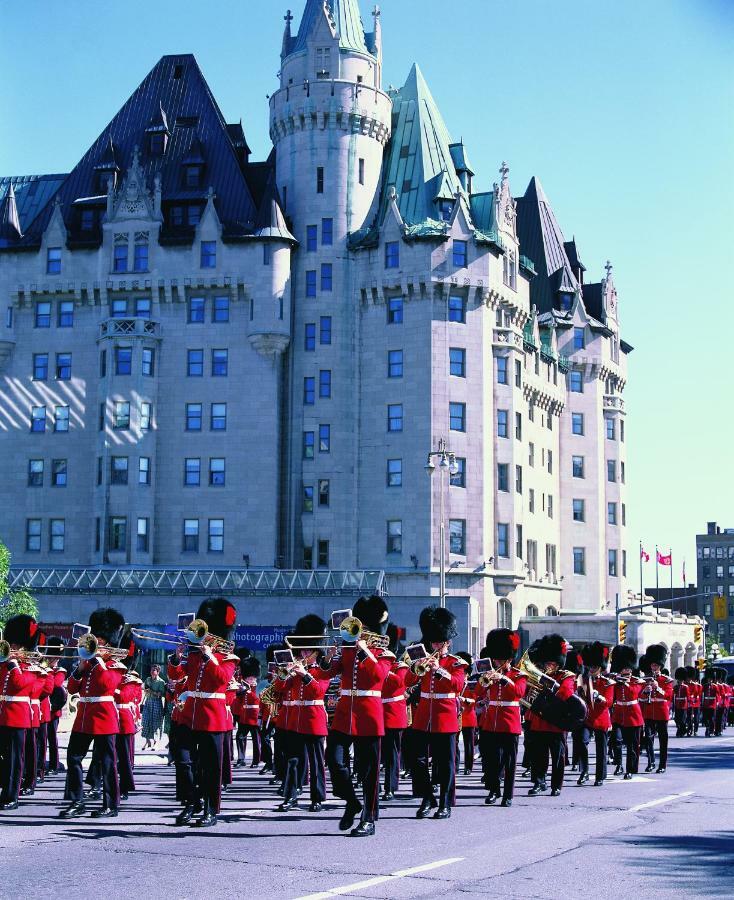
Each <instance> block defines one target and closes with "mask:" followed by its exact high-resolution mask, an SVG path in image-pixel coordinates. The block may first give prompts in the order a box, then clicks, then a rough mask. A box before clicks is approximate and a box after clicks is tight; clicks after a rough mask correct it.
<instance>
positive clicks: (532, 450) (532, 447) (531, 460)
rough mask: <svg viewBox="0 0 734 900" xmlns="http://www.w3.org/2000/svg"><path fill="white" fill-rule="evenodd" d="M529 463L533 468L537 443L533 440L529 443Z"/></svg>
mask: <svg viewBox="0 0 734 900" xmlns="http://www.w3.org/2000/svg"><path fill="white" fill-rule="evenodd" d="M528 465H529V466H530V468H531V469H532V468H533V467H534V466H535V444H534V443H533V442H532V441H530V442H529V443H528Z"/></svg>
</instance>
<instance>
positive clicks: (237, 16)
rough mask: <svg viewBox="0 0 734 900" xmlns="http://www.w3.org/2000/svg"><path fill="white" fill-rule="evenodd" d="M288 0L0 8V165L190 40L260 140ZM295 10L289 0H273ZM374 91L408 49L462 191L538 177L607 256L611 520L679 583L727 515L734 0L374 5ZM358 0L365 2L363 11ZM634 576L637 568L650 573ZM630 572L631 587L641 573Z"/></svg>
mask: <svg viewBox="0 0 734 900" xmlns="http://www.w3.org/2000/svg"><path fill="white" fill-rule="evenodd" d="M287 5H288V0H283V3H273V2H272V0H210V2H208V3H205V4H193V3H185V2H181V0H145V2H143V0H127V2H125V3H123V4H122V5H119V4H118V5H117V6H114V7H110V8H106V7H105V6H104V5H101V4H100V3H99V2H97V0H94V2H93V0H66V2H64V3H53V2H51V0H23V2H22V3H19V2H15V3H9V2H6V3H3V9H2V12H1V13H0V51H2V58H3V60H4V63H3V71H4V73H5V75H4V79H3V81H4V84H3V90H2V92H1V94H0V135H1V136H2V137H1V138H0V175H28V174H35V173H43V172H66V171H69V169H70V168H71V167H72V166H73V165H74V164H75V163H76V162H77V160H78V159H79V158H80V157H81V155H82V154H83V152H84V151H85V150H86V148H87V147H88V146H89V144H91V142H92V141H93V140H94V138H95V137H96V136H97V134H98V133H99V132H100V131H101V130H102V128H103V127H104V125H105V124H106V123H107V122H108V121H109V119H110V118H111V117H112V116H113V115H114V113H115V112H116V111H117V110H118V109H119V107H120V106H121V104H122V103H123V101H124V100H125V99H126V98H127V97H128V96H129V94H130V93H131V92H132V91H133V90H134V89H135V87H136V86H137V85H138V84H139V82H140V81H141V80H142V79H143V77H144V76H145V74H146V73H147V72H148V70H149V69H150V68H151V67H152V66H153V65H154V63H155V62H156V60H157V59H158V58H159V57H160V56H162V55H163V54H166V53H181V52H193V53H195V54H196V56H197V58H198V60H199V63H200V65H201V68H202V69H203V71H204V74H205V76H206V78H207V79H208V81H209V84H210V86H211V88H212V90H213V92H214V95H215V96H216V98H217V100H218V102H219V104H220V106H221V108H222V110H223V112H224V114H225V116H226V117H227V119H228V120H229V121H236V120H238V119H239V118H240V117H241V118H242V120H243V124H244V127H245V133H246V134H247V139H248V141H249V143H250V145H251V147H252V149H253V151H254V154H255V157H259V158H262V157H264V156H265V154H266V153H267V151H268V108H267V103H266V99H265V96H266V94H268V93H269V92H270V91H272V90H273V88H274V87H275V85H276V77H275V76H276V72H277V71H278V68H279V52H280V42H281V37H282V28H283V18H282V17H283V14H284V12H285V9H286V7H287ZM290 5H291V6H292V8H293V12H294V14H295V16H296V23H297V22H298V21H299V20H300V14H301V12H302V9H303V6H304V2H303V0H290ZM381 6H382V11H383V15H382V25H383V35H384V44H385V67H384V81H385V84H386V85H387V84H390V83H392V84H396V85H400V84H402V83H403V81H404V80H405V77H406V76H407V74H408V71H409V68H410V65H411V64H412V62H413V61H417V62H418V63H419V64H420V66H421V68H422V69H423V72H424V74H425V76H426V79H427V81H428V84H429V86H430V87H431V90H432V92H433V94H434V96H435V98H436V101H437V102H438V104H439V107H440V108H441V110H442V112H443V115H444V117H445V119H446V122H447V125H448V128H449V131H450V133H451V135H452V136H453V137H454V138H459V137H463V139H464V141H465V143H466V144H467V147H468V150H469V153H470V158H471V160H472V162H473V164H474V166H475V168H476V169H477V174H478V184H479V186H480V188H484V189H486V188H488V187H490V186H491V184H492V182H493V181H494V179H495V178H496V177H497V169H498V167H499V164H500V162H501V161H502V160H503V159H506V160H507V161H508V162H509V164H510V167H511V169H510V179H511V184H512V187H513V190H514V192H515V193H516V194H517V193H522V192H523V191H524V189H525V186H526V184H527V182H528V180H529V178H530V177H531V175H537V176H539V177H540V179H541V181H542V183H543V185H544V187H545V190H546V193H547V195H548V197H549V199H550V200H551V203H552V204H553V206H554V208H555V210H556V214H557V216H558V218H559V221H560V223H561V226H562V228H563V229H564V233H565V235H566V237H567V238H569V237H570V236H571V235H575V236H576V238H577V241H578V243H579V246H580V249H581V253H582V258H583V260H584V263H585V264H586V267H587V277H589V278H590V279H593V280H598V279H599V277H600V276H601V274H602V266H603V264H604V262H605V260H606V259H607V258H609V259H611V260H612V262H613V264H614V276H615V280H616V283H617V288H618V291H619V294H620V313H621V318H622V324H623V333H624V337H625V338H626V340H628V341H629V342H630V343H631V344H632V345H633V346H634V347H635V352H634V353H633V354H632V356H631V357H630V360H629V362H630V366H629V386H628V388H627V390H626V392H625V397H626V401H627V408H628V413H629V415H628V431H627V434H628V436H629V437H628V441H629V444H628V457H629V461H628V466H627V469H628V472H629V478H628V485H629V503H628V525H629V529H628V531H629V550H630V561H631V568H632V573H634V572H635V566H636V564H635V561H636V559H637V542H638V540H640V539H642V540H643V541H644V542H645V545H646V547H647V549H648V550H650V549H651V548H653V547H654V545H655V543H656V542H658V543H659V544H660V545H661V547H664V548H665V549H666V550H667V548H668V547H670V546H672V548H673V553H674V557H675V558H674V564H675V578H676V582H678V581H679V579H680V562H681V559H682V556H683V555H685V556H686V558H687V562H688V565H687V574H688V577H689V580H694V579H695V561H694V535H695V533H696V532H697V531H702V530H705V525H706V522H707V521H708V520H709V519H716V520H718V521H719V522H720V523H721V524H722V525H724V526H731V527H734V471H733V469H734V467H733V466H732V446H731V445H732V442H733V439H734V426H733V425H732V418H733V417H734V396H733V394H732V388H731V385H732V377H731V366H732V361H731V357H732V354H731V336H732V333H733V332H734V313H733V312H732V307H733V305H734V292H733V291H732V287H731V282H732V278H731V274H730V273H729V271H728V263H729V261H730V260H731V258H732V243H733V238H734V228H733V227H732V219H731V217H732V211H733V210H734V202H733V201H734V190H733V189H732V183H733V179H732V163H733V162H734V152H733V151H734V125H733V122H734V119H733V117H732V110H734V63H733V60H734V2H731V0H521V2H520V0H511V2H506V0H505V2H498V0H453V2H452V3H450V4H447V3H446V2H445V0H421V2H418V0H383V2H382V3H381ZM370 9H371V4H370V5H369V6H368V5H367V3H366V2H365V0H362V13H363V16H364V17H365V21H366V22H371V17H369V12H370ZM649 574H650V576H651V579H652V578H654V571H653V567H652V566H650V567H649ZM651 579H646V583H648V584H649V583H651Z"/></svg>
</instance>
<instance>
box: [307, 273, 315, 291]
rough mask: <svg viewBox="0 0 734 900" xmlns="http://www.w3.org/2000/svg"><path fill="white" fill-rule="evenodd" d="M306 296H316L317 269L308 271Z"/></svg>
mask: <svg viewBox="0 0 734 900" xmlns="http://www.w3.org/2000/svg"><path fill="white" fill-rule="evenodd" d="M306 296H307V297H315V296H316V270H315V269H313V270H312V271H309V272H306Z"/></svg>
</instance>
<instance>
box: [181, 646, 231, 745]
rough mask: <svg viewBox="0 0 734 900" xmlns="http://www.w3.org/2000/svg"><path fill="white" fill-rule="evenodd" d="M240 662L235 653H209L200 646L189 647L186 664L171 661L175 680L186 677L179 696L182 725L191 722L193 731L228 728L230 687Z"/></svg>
mask: <svg viewBox="0 0 734 900" xmlns="http://www.w3.org/2000/svg"><path fill="white" fill-rule="evenodd" d="M238 663H239V659H238V657H236V656H234V655H228V656H225V655H224V654H222V653H212V654H211V655H208V654H206V653H202V651H201V650H200V649H199V648H198V647H192V648H191V649H190V650H189V655H188V658H187V659H186V661H185V662H184V663H179V664H178V665H175V664H174V663H173V662H172V661H169V663H168V677H169V678H170V679H173V680H174V681H178V680H180V679H182V678H185V679H186V683H185V686H184V690H183V692H182V693H181V695H180V697H179V701H180V702H183V704H184V707H183V709H182V710H181V711H180V718H179V724H181V725H188V727H189V728H191V729H192V730H193V731H212V732H220V731H229V730H230V729H231V727H232V718H231V713H230V712H229V710H228V708H227V688H228V687H229V683H230V681H231V680H232V675H233V674H234V670H235V668H236V666H237V665H238Z"/></svg>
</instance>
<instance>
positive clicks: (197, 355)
mask: <svg viewBox="0 0 734 900" xmlns="http://www.w3.org/2000/svg"><path fill="white" fill-rule="evenodd" d="M186 374H187V375H188V376H189V378H200V377H201V376H202V375H203V374H204V351H203V350H187V351H186Z"/></svg>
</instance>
